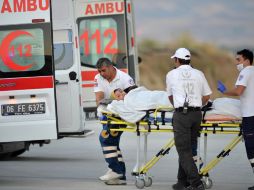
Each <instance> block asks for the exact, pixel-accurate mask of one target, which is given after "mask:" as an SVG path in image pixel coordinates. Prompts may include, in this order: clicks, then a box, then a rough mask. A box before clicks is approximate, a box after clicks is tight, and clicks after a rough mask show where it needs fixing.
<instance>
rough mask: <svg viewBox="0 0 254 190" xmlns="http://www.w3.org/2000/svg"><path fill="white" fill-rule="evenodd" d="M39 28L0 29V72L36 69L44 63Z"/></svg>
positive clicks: (41, 35) (42, 44) (40, 30)
mask: <svg viewBox="0 0 254 190" xmlns="http://www.w3.org/2000/svg"><path fill="white" fill-rule="evenodd" d="M43 38H44V36H43V30H42V29H41V28H34V29H24V30H4V31H0V42H1V58H2V59H0V71H1V72H5V73H7V72H24V71H38V70H40V69H41V68H42V67H43V66H44V65H45V58H44V39H43Z"/></svg>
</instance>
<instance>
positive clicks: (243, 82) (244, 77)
mask: <svg viewBox="0 0 254 190" xmlns="http://www.w3.org/2000/svg"><path fill="white" fill-rule="evenodd" d="M248 79H249V73H248V72H244V70H243V72H240V74H239V76H238V78H237V81H236V84H235V85H236V86H237V85H240V86H247V82H248Z"/></svg>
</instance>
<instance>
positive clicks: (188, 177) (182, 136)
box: [173, 111, 202, 187]
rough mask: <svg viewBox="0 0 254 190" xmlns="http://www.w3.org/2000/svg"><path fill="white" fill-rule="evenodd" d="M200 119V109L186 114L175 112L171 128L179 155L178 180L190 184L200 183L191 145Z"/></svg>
mask: <svg viewBox="0 0 254 190" xmlns="http://www.w3.org/2000/svg"><path fill="white" fill-rule="evenodd" d="M201 120H202V113H201V111H190V112H187V113H186V114H184V113H182V112H175V113H174V115H173V129H174V140H175V146H176V150H177V152H178V156H179V168H178V175H177V178H178V181H181V182H189V183H190V185H191V186H194V187H195V186H198V185H199V184H201V178H200V176H199V173H198V169H197V166H196V164H195V162H194V160H193V158H192V157H193V154H192V146H193V145H195V144H197V138H198V136H199V132H200V124H201Z"/></svg>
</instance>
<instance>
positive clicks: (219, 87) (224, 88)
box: [217, 80, 227, 93]
mask: <svg viewBox="0 0 254 190" xmlns="http://www.w3.org/2000/svg"><path fill="white" fill-rule="evenodd" d="M217 89H218V90H219V91H220V92H221V93H224V92H225V91H226V90H227V89H226V87H225V85H224V84H223V83H222V82H221V81H220V80H219V81H218V83H217Z"/></svg>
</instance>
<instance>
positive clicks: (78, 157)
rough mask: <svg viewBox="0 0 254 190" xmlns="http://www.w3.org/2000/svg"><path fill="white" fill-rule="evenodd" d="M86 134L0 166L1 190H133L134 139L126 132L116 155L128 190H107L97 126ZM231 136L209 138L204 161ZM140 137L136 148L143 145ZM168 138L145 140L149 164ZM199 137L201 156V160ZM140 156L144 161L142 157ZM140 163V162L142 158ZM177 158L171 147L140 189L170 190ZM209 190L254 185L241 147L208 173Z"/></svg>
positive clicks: (89, 125) (168, 135) (124, 189)
mask: <svg viewBox="0 0 254 190" xmlns="http://www.w3.org/2000/svg"><path fill="white" fill-rule="evenodd" d="M86 127H87V129H91V130H93V131H94V133H93V134H91V135H89V136H87V137H85V138H64V139H59V140H53V141H52V142H51V143H50V144H49V145H44V146H43V147H39V146H38V145H35V146H31V148H30V150H29V151H28V152H26V153H24V154H22V155H21V156H19V157H17V158H15V159H10V160H4V161H0V190H46V189H47V190H93V189H94V190H95V189H96V190H114V189H115V190H118V189H121V190H134V189H137V187H136V186H135V180H136V179H135V177H134V176H132V175H131V172H132V170H133V168H134V166H135V164H136V155H137V136H136V134H135V133H129V132H125V133H124V134H123V135H122V139H121V149H122V153H123V156H124V160H125V162H126V167H127V185H125V186H108V185H105V184H104V183H103V182H101V181H100V180H99V179H98V177H99V176H101V175H103V174H104V173H105V172H106V171H107V167H106V164H105V162H104V158H103V155H102V152H101V148H100V144H99V141H98V135H99V132H100V129H101V126H100V124H99V121H88V122H87V123H86ZM234 136H235V135H219V134H216V135H213V134H212V135H208V151H207V154H206V155H207V159H208V161H209V160H211V159H212V158H213V157H215V156H216V155H218V154H219V153H220V152H221V151H222V149H223V147H224V146H225V145H226V144H227V143H229V142H230V141H231V140H232V138H233V137H234ZM143 137H144V136H141V143H143ZM172 137H173V135H172V133H151V134H150V135H149V136H148V143H147V145H148V152H147V157H148V159H150V158H152V157H153V156H154V155H155V154H156V153H158V151H159V150H160V149H161V147H162V146H163V145H164V144H165V143H166V142H167V141H168V140H169V139H170V138H172ZM203 143H204V141H203V137H202V138H201V156H202V157H203V156H204V154H203ZM141 155H143V154H142V153H141ZM142 157H143V156H142ZM177 159H178V158H177V153H176V150H175V148H174V147H173V148H172V149H171V150H170V151H169V153H168V154H167V155H165V156H164V157H163V158H161V159H160V160H159V162H158V163H156V164H155V165H154V166H153V167H152V168H151V169H150V170H149V172H148V175H150V176H151V177H152V179H153V183H152V186H150V187H145V188H144V189H151V190H152V189H156V190H170V189H171V186H172V185H173V184H174V183H175V182H176V175H177V167H178V161H177ZM209 175H210V179H211V180H212V181H213V186H212V188H211V189H213V190H245V189H246V190H247V189H248V187H249V186H252V185H254V175H253V173H252V170H251V167H250V165H249V162H248V160H247V157H246V153H245V147H244V144H243V142H240V143H239V144H238V145H237V146H236V148H235V149H233V150H232V151H231V152H230V154H229V156H226V157H225V158H224V159H223V160H222V161H221V162H220V163H219V164H218V165H217V166H215V167H214V168H212V170H211V171H209Z"/></svg>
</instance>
